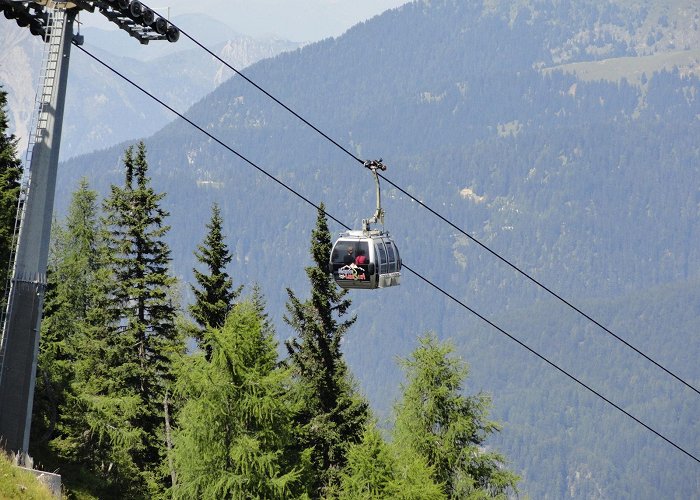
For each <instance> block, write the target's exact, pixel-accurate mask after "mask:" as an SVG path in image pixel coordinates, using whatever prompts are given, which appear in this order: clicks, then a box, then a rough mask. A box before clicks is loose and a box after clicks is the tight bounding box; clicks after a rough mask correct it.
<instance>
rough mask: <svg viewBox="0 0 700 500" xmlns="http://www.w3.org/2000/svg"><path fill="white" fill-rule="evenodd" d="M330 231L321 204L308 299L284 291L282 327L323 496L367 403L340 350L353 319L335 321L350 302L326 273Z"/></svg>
mask: <svg viewBox="0 0 700 500" xmlns="http://www.w3.org/2000/svg"><path fill="white" fill-rule="evenodd" d="M330 250H331V240H330V232H329V231H328V225H327V221H326V215H325V213H324V209H323V204H321V206H320V208H319V210H318V215H317V219H316V227H315V229H314V230H313V231H312V234H311V255H312V257H313V260H314V263H315V266H311V267H307V268H306V274H307V276H308V277H309V281H310V283H311V299H309V300H307V301H305V302H302V301H301V300H299V299H298V298H297V297H296V295H295V294H294V292H293V291H292V290H290V289H287V293H288V295H289V301H288V303H287V312H288V315H286V316H285V318H284V319H285V321H286V323H287V324H288V325H289V326H291V327H292V328H293V329H294V331H295V333H296V337H295V338H293V339H291V340H289V341H287V342H286V346H287V351H288V353H289V357H290V362H291V365H292V367H293V369H294V374H295V376H296V378H297V380H298V382H299V384H300V385H299V394H298V397H299V398H300V401H303V402H304V406H303V408H302V410H301V411H300V413H299V414H298V415H297V423H298V424H299V426H300V435H299V440H300V443H302V446H303V447H310V448H312V449H313V455H312V459H313V464H314V471H315V477H314V478H313V489H314V491H315V492H316V494H317V495H322V494H323V492H324V491H325V490H327V489H328V488H334V487H335V486H336V485H337V482H338V474H339V472H340V470H341V469H342V467H343V466H344V465H345V453H346V449H347V446H348V445H349V444H352V443H356V442H359V441H360V439H361V438H362V432H363V430H364V426H365V423H366V421H367V418H368V413H369V410H368V405H367V403H366V402H365V401H364V400H363V399H362V398H361V397H360V396H359V395H358V394H357V392H356V389H355V387H354V386H353V382H352V380H351V378H350V375H349V373H348V369H347V366H346V364H345V361H344V359H343V356H342V352H341V350H340V343H341V341H342V338H343V336H344V335H345V333H346V332H347V330H348V329H349V328H350V326H351V325H352V324H353V323H354V322H355V318H354V317H353V318H351V319H348V320H344V321H339V320H338V319H337V318H339V317H341V316H343V315H344V314H346V312H347V310H348V308H349V307H350V300H349V299H347V298H345V295H346V293H347V291H345V290H343V291H341V290H340V289H339V288H338V287H337V286H336V284H335V282H334V281H333V277H332V276H331V275H330V274H329V273H328V272H327V271H326V270H325V269H326V264H327V260H328V256H329V255H330Z"/></svg>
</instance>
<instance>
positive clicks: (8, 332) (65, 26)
mask: <svg viewBox="0 0 700 500" xmlns="http://www.w3.org/2000/svg"><path fill="white" fill-rule="evenodd" d="M76 13H77V9H71V10H62V9H56V10H54V11H53V12H52V14H51V15H50V16H49V19H50V23H51V26H49V29H47V31H50V35H48V36H49V42H48V43H49V49H48V53H47V59H46V65H45V74H44V75H43V80H44V81H43V85H42V91H41V93H40V110H39V117H38V119H37V128H36V132H35V136H34V138H33V140H34V144H33V148H32V155H31V164H30V166H29V177H28V186H27V187H26V188H27V190H26V192H24V193H22V195H23V196H26V198H25V199H24V200H23V202H22V203H21V206H20V208H21V210H22V212H23V213H21V215H20V217H21V219H20V226H19V238H18V240H17V249H16V252H15V261H14V270H13V273H12V280H11V284H10V294H9V297H8V303H7V316H6V318H5V325H4V329H3V336H2V347H1V349H0V355H2V358H1V359H0V361H1V362H2V365H0V404H1V405H2V406H0V436H2V437H3V439H4V440H5V444H4V447H5V448H6V449H8V450H12V451H19V450H21V451H24V452H26V451H27V450H28V449H29V431H30V426H31V420H32V405H33V400H34V398H33V394H34V383H35V376H36V363H37V357H38V351H39V326H40V324H41V309H42V304H43V299H44V289H45V287H46V262H47V259H48V253H49V238H50V233H51V219H52V214H53V200H54V192H55V189H56V165H58V152H59V146H60V142H61V128H62V123H63V108H64V102H65V99H63V96H65V93H66V83H67V81H68V61H69V54H70V47H71V41H72V39H73V23H74V20H75V16H76Z"/></svg>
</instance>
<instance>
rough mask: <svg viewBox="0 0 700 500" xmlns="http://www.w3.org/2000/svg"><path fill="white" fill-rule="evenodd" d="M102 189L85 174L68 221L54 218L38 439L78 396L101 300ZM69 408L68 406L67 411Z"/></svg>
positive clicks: (41, 358)
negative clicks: (75, 387) (79, 364)
mask: <svg viewBox="0 0 700 500" xmlns="http://www.w3.org/2000/svg"><path fill="white" fill-rule="evenodd" d="M96 200H97V193H95V192H94V191H92V190H90V189H89V187H88V183H87V180H86V179H82V180H81V182H80V184H79V186H78V189H77V191H76V192H75V193H74V194H73V200H72V203H71V206H70V208H69V212H68V216H67V218H66V222H65V226H60V225H58V224H54V227H53V231H52V248H51V261H50V262H49V266H48V270H49V273H48V287H47V293H46V296H45V305H44V319H43V321H42V325H41V327H42V330H41V339H42V340H41V349H40V353H39V363H38V367H37V385H36V390H35V396H34V406H35V411H34V412H33V417H34V421H33V425H32V430H33V434H32V436H33V440H34V442H35V443H36V442H41V443H44V442H46V441H48V440H49V439H51V438H52V437H53V434H54V431H55V428H56V425H57V423H58V424H59V427H60V426H61V425H62V422H58V418H59V408H61V407H64V409H66V408H65V406H66V403H67V401H68V400H69V399H70V398H71V397H74V394H73V392H72V384H73V382H74V381H75V370H76V361H77V360H78V359H79V358H81V357H82V353H81V351H82V349H83V347H84V344H85V335H86V328H87V321H88V315H89V313H90V310H91V309H92V307H93V306H94V305H95V304H96V302H97V300H96V295H97V293H98V290H97V283H96V279H97V273H98V270H99V266H100V262H99V245H100V240H99V225H98V221H97V210H98V209H97V203H96ZM61 414H63V412H61Z"/></svg>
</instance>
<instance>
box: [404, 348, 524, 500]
mask: <svg viewBox="0 0 700 500" xmlns="http://www.w3.org/2000/svg"><path fill="white" fill-rule="evenodd" d="M419 342H420V345H419V347H418V348H417V349H416V350H415V351H414V352H413V354H412V355H411V357H410V358H408V359H406V360H403V361H402V364H403V366H404V368H405V370H406V378H407V382H406V384H405V385H404V386H403V396H402V399H401V401H400V402H399V403H398V404H397V405H396V425H395V428H394V441H395V443H396V445H397V446H399V447H400V448H403V449H404V450H406V451H407V452H411V453H416V454H418V455H421V456H422V457H423V458H424V459H425V460H426V461H427V463H428V464H429V465H430V466H431V467H432V468H433V471H434V474H433V479H434V480H435V481H436V482H437V483H441V484H443V485H444V489H445V493H446V494H447V496H448V497H449V498H459V499H461V498H486V497H499V498H506V497H507V495H508V494H509V493H513V492H515V491H516V490H515V488H516V486H517V482H518V477H517V476H516V475H515V474H513V473H512V472H510V471H508V470H507V469H505V468H504V467H503V465H504V463H505V458H504V457H503V456H502V455H501V454H499V453H497V452H493V451H486V450H485V449H484V442H485V440H486V438H487V437H488V436H489V435H490V434H492V433H493V432H496V431H498V430H499V429H500V428H499V426H498V424H497V423H496V422H493V421H490V420H488V410H489V407H490V405H491V401H490V398H489V397H488V396H487V395H485V394H477V395H476V396H464V395H463V394H462V389H463V383H464V380H465V379H466V377H467V373H468V369H467V366H466V364H465V363H463V362H462V361H461V360H459V359H457V358H454V357H452V356H451V354H452V351H453V347H452V346H451V345H450V344H448V343H445V344H441V343H439V342H438V340H437V338H436V337H435V335H434V334H426V335H425V336H423V337H421V338H420V339H419Z"/></svg>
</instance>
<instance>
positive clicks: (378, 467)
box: [338, 428, 445, 500]
mask: <svg viewBox="0 0 700 500" xmlns="http://www.w3.org/2000/svg"><path fill="white" fill-rule="evenodd" d="M347 460H348V462H347V465H346V467H345V469H344V471H343V474H342V476H341V484H340V492H339V494H338V498H339V499H340V500H365V499H382V498H394V499H401V500H429V499H435V500H438V499H443V498H445V494H444V493H443V491H442V487H441V486H440V485H439V484H436V483H435V482H434V481H433V479H432V477H431V476H432V472H433V471H432V469H431V468H430V467H429V466H428V465H427V464H426V462H425V461H424V459H423V458H422V457H421V456H420V455H417V454H415V453H410V452H408V451H406V450H401V449H399V448H397V447H395V446H393V445H390V444H387V443H385V442H384V440H383V439H382V437H381V434H380V433H379V431H378V430H377V429H376V428H368V429H367V430H365V433H364V435H363V437H362V441H361V442H360V443H357V444H354V445H352V446H351V447H350V448H349V450H348V454H347Z"/></svg>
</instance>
